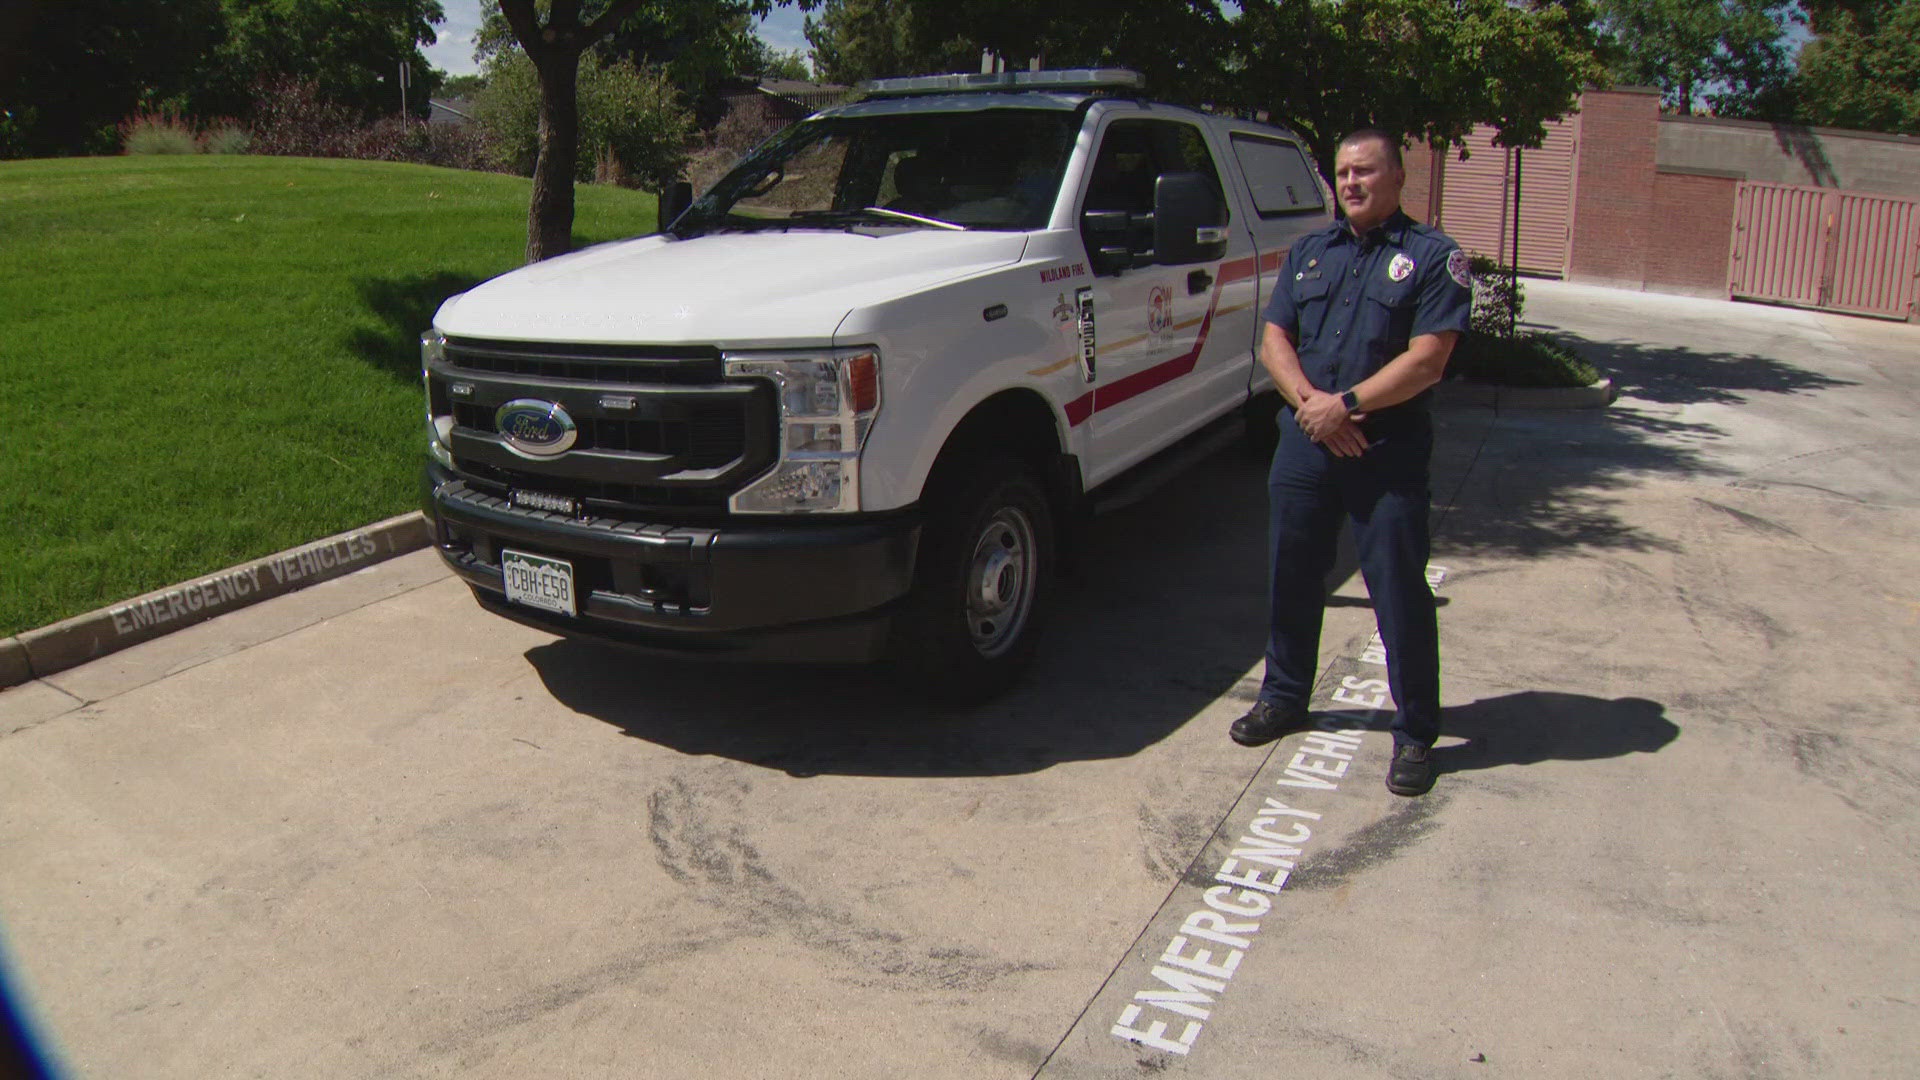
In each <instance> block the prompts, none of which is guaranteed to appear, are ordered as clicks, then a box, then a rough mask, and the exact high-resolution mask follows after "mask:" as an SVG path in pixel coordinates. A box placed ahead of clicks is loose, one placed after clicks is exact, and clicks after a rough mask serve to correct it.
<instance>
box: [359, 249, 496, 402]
mask: <svg viewBox="0 0 1920 1080" xmlns="http://www.w3.org/2000/svg"><path fill="white" fill-rule="evenodd" d="M485 280H486V278H485V277H482V276H480V275H477V274H463V273H457V272H454V271H447V270H441V271H436V272H434V273H431V274H414V275H412V276H409V277H401V278H362V279H360V280H359V281H357V282H355V283H354V288H355V290H356V291H357V292H358V293H359V294H360V302H361V303H363V304H365V305H366V308H367V311H368V313H369V314H371V315H372V316H373V317H374V319H375V320H377V325H375V326H372V327H368V326H360V327H357V328H355V329H354V331H353V332H352V333H351V334H349V335H348V338H347V347H348V348H349V349H352V350H353V353H354V355H356V356H358V357H359V358H360V359H362V360H364V361H366V362H367V363H368V364H369V365H370V366H372V367H374V368H376V369H378V370H380V371H384V372H386V373H387V374H389V375H391V376H393V377H394V378H396V379H399V380H401V381H403V382H406V383H409V384H415V383H418V382H419V381H420V335H421V334H423V333H425V332H426V331H427V330H428V328H430V327H431V326H432V325H433V313H434V312H436V311H438V310H440V305H441V304H442V303H443V302H445V301H446V299H447V297H449V296H453V295H455V294H457V293H463V292H466V291H467V290H468V289H471V288H473V287H474V286H475V285H478V284H480V283H481V282H482V281H485Z"/></svg>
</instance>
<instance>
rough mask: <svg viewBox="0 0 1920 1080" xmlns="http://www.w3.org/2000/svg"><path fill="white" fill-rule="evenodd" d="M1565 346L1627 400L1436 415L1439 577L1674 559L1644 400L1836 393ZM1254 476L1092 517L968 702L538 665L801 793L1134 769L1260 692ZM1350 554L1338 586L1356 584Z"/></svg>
mask: <svg viewBox="0 0 1920 1080" xmlns="http://www.w3.org/2000/svg"><path fill="white" fill-rule="evenodd" d="M406 291H407V290H404V289H403V290H401V292H402V293H405V292H406ZM427 291H432V290H430V289H429V290H427ZM1562 337H1563V338H1564V339H1566V340H1568V341H1569V343H1570V344H1572V345H1573V346H1574V347H1575V348H1577V349H1579V350H1580V351H1581V352H1582V353H1583V354H1584V355H1587V356H1589V357H1590V358H1592V359H1594V360H1596V361H1598V362H1599V363H1601V364H1602V365H1604V366H1606V367H1607V368H1608V370H1609V371H1610V373H1612V374H1614V375H1615V377H1616V378H1618V379H1619V380H1620V381H1621V382H1622V384H1623V385H1624V386H1626V387H1628V388H1629V392H1630V393H1633V394H1635V395H1636V399H1635V400H1633V401H1628V402H1622V403H1621V404H1620V405H1619V406H1616V407H1615V408H1610V409H1603V410H1583V411H1579V412H1569V411H1556V410H1512V409H1509V410H1503V411H1501V412H1499V413H1497V414H1494V413H1490V412H1488V411H1487V410H1484V409H1481V410H1472V409H1453V408H1447V409H1442V410H1440V415H1439V420H1440V436H1439V443H1440V445H1439V447H1438V448H1437V451H1436V455H1435V464H1434V492H1435V508H1436V511H1437V512H1438V517H1439V522H1438V524H1437V526H1436V550H1437V551H1438V552H1440V553H1441V554H1440V555H1439V557H1440V558H1441V559H1442V560H1444V561H1447V562H1452V561H1453V560H1455V559H1476V558H1493V559H1497V558H1534V557H1539V556H1542V555H1550V554H1552V553H1555V552H1558V551H1565V550H1570V549H1637V550H1645V549H1660V548H1670V547H1671V546H1672V541H1671V540H1669V539H1668V538H1665V537H1662V536H1659V535H1656V534H1653V533H1650V532H1647V531H1645V530H1643V529H1640V528H1637V527H1635V526H1633V525H1630V524H1628V523H1627V522H1626V520H1625V519H1624V517H1622V516H1621V515H1620V514H1619V513H1618V512H1616V509H1615V506H1614V504H1615V502H1617V501H1618V500H1619V499H1621V498H1625V497H1627V496H1628V489H1630V488H1631V486H1632V485H1634V484H1636V483H1638V482H1639V481H1640V480H1642V479H1644V478H1646V477H1647V476H1660V475H1665V476H1676V477H1678V476H1698V475H1711V474H1714V473H1716V472H1717V471H1719V469H1718V467H1717V466H1716V465H1715V464H1714V462H1713V460H1712V459H1711V457H1710V456H1709V455H1708V454H1707V452H1706V449H1707V447H1708V446H1709V445H1710V444H1711V443H1712V442H1713V441H1714V440H1717V439H1721V438H1724V437H1725V433H1724V432H1722V431H1721V430H1720V429H1718V428H1716V427H1715V426H1714V425H1712V424H1710V423H1705V422H1694V421H1689V420H1684V419H1679V418H1677V417H1676V416H1674V415H1672V413H1671V411H1670V410H1659V409H1656V408H1648V407H1647V406H1648V405H1649V404H1654V405H1658V404H1661V403H1667V404H1677V403H1686V402H1710V401H1738V400H1742V399H1744V398H1747V397H1750V396H1752V395H1755V394H1763V393H1776V394H1777V393H1804V392H1811V391H1817V390H1821V389H1825V388H1828V387H1833V386H1839V385H1844V384H1843V383H1842V382H1841V381H1840V380H1836V379H1831V378H1828V377H1826V376H1822V375H1818V374H1816V373H1813V372H1810V371H1806V370H1803V369H1800V368H1797V367H1794V366H1793V365H1790V364H1785V363H1782V362H1779V361H1775V360H1770V359H1767V358H1764V357H1757V356H1742V355H1735V354H1731V353H1728V354H1711V353H1699V352H1692V351H1689V350H1685V349H1680V350H1671V349H1655V348H1641V347H1637V346H1632V345H1620V344H1605V343H1596V342H1587V341H1584V340H1581V339H1578V338H1576V337H1572V336H1571V335H1562ZM1265 464H1266V463H1265V462H1264V461H1263V460H1260V459H1258V458H1256V457H1254V456H1252V455H1249V454H1246V453H1244V452H1227V453H1222V454H1220V455H1217V456H1216V457H1214V458H1213V459H1211V460H1210V461H1208V462H1207V463H1205V464H1204V465H1202V466H1200V467H1198V468H1196V469H1194V470H1192V471H1191V472H1189V473H1187V474H1185V475H1184V476H1182V477H1181V480H1180V482H1179V483H1177V484H1172V485H1169V486H1168V487H1166V488H1164V489H1162V490H1161V491H1159V492H1157V493H1155V494H1154V495H1153V496H1151V497H1150V498H1148V499H1146V500H1144V501H1142V502H1140V503H1138V504H1136V505H1135V506H1132V507H1130V508H1128V509H1127V510H1124V511H1121V512H1118V513H1115V514H1112V515H1109V516H1106V517H1103V518H1100V519H1098V520H1097V521H1096V522H1095V523H1094V525H1093V527H1092V528H1091V529H1090V530H1089V533H1088V538H1087V546H1086V549H1085V551H1084V552H1083V554H1082V556H1081V558H1080V559H1079V561H1078V564H1077V568H1076V572H1075V574H1074V576H1073V578H1072V579H1071V580H1069V581H1067V582H1065V583H1064V584H1063V587H1062V588H1061V589H1060V590H1059V591H1058V593H1057V603H1056V606H1055V609H1054V612H1053V617H1052V623H1051V625H1050V627H1049V628H1048V637H1047V639H1046V641H1045V643H1044V645H1043V647H1042V650H1041V655H1040V658H1039V660H1038V661H1037V663H1036V665H1035V670H1034V671H1033V673H1032V675H1031V676H1030V677H1029V678H1028V680H1027V681H1026V683H1025V684H1024V685H1022V686H1021V687H1019V688H1017V689H1015V690H1014V691H1013V692H1012V693H1010V694H1008V695H1006V696H1004V697H1003V698H1001V699H1000V700H998V701H995V702H992V703H990V704H988V705H985V706H981V707H978V708H974V709H948V708H943V707H942V706H941V704H940V703H939V702H929V701H924V700H920V699H917V698H916V697H915V696H914V695H913V694H911V693H910V692H907V691H905V690H902V689H900V688H898V687H896V686H894V685H893V684H891V683H890V682H889V681H888V680H887V678H886V677H885V675H884V674H883V673H882V672H881V671H878V670H875V669H871V668H860V667H847V668H821V667H809V668H794V667H773V666H745V665H727V664H715V663H699V664H695V663H688V662H683V661H677V660H671V659H659V658H650V657H644V656H640V655H636V654H629V653H626V652H622V651H619V650H615V649H610V648H606V647H603V646H596V645H589V644H582V643H575V642H557V643H554V644H550V645H543V646H540V647H537V648H535V649H533V650H531V651H530V652H529V653H528V654H527V655H528V659H529V661H531V663H532V664H533V666H534V667H535V669H536V670H537V671H538V673H539V675H540V677H541V678H542V679H543V680H544V681H545V683H546V685H547V687H548V689H549V690H550V691H551V692H552V694H553V695H554V697H555V698H556V699H558V700H559V701H560V702H562V703H564V704H566V705H567V706H569V707H571V708H573V709H575V710H577V711H579V712H581V713H582V714H585V715H587V716H592V717H595V718H597V719H599V720H602V721H604V722H606V723H608V724H612V725H614V726H616V727H618V728H620V729H621V730H622V731H624V732H625V733H627V734H629V735H632V736H633V737H635V738H640V739H646V740H648V741H651V742H656V743H659V744H661V745H663V746H667V747H671V748H673V749H676V750H679V751H681V752H682V753H687V754H701V755H714V756H720V757H728V758H733V759H736V760H740V761H744V762H748V763H751V764H755V765H759V766H762V767H765V768H770V769H778V770H781V771H783V772H787V773H789V774H791V775H795V776H810V775H821V774H843V775H867V776H964V775H1000V774H1017V773H1027V772H1035V771H1039V770H1042V769H1046V768H1048V767H1050V766H1052V765H1055V764H1059V763H1062V762H1070V761H1085V760H1097V759H1104V758H1114V757H1124V756H1128V755H1132V754H1136V753H1139V752H1140V751H1141V750H1143V749H1145V748H1147V747H1149V746H1152V745H1153V744H1155V743H1157V742H1159V741H1160V740H1162V739H1165V738H1166V737H1167V736H1168V735H1169V734H1171V733H1172V732H1174V731H1176V730H1178V729H1179V728H1180V727H1181V726H1182V725H1184V724H1185V723H1186V722H1187V721H1188V720H1190V719H1192V718H1193V717H1194V716H1195V715H1196V714H1198V713H1199V712H1201V711H1202V710H1204V709H1206V708H1207V706H1209V705H1211V704H1212V703H1214V702H1215V701H1218V700H1219V699H1220V698H1222V697H1223V696H1228V695H1235V696H1250V695H1251V693H1252V691H1253V689H1254V687H1253V686H1252V685H1251V680H1248V681H1247V685H1242V680H1243V678H1244V677H1245V676H1246V675H1247V673H1248V672H1249V671H1250V670H1251V669H1252V668H1253V666H1254V664H1255V663H1256V662H1257V661H1258V660H1259V657H1260V654H1261V651H1262V647H1263V644H1264V638H1265V624H1266V613H1265V606H1266V601H1265V593H1266V581H1265V570H1264V568H1263V567H1264V561H1265V548H1266V538H1265V532H1266V518H1267V513H1266V491H1265V483H1264V478H1265V471H1266V470H1265ZM1616 492H1617V494H1616ZM1342 551H1343V558H1342V561H1341V562H1340V564H1339V565H1338V566H1337V567H1336V570H1335V573H1334V575H1333V577H1332V579H1331V580H1330V581H1329V587H1330V589H1331V588H1336V587H1337V586H1338V585H1339V583H1341V582H1343V581H1345V580H1346V579H1347V578H1348V577H1349V576H1350V575H1351V573H1352V571H1353V563H1352V559H1351V554H1350V548H1349V547H1348V546H1347V545H1343V546H1342ZM1442 633H1443V635H1444V633H1445V628H1444V626H1443V628H1442ZM1447 728H1448V730H1449V731H1450V732H1457V733H1460V734H1463V735H1465V736H1467V737H1468V738H1469V740H1470V741H1469V742H1468V743H1467V744H1466V745H1465V746H1462V747H1453V748H1449V749H1447V750H1445V751H1444V752H1442V754H1441V755H1440V761H1441V763H1442V768H1443V769H1446V770H1461V769H1473V768H1487V767H1491V766H1493V765H1499V764H1518V763H1525V762H1529V761H1540V760H1547V759H1549V758H1587V757H1605V756H1612V755H1617V754H1624V753H1629V752H1632V751H1636V750H1642V751H1648V750H1655V749H1658V748H1659V747H1660V746H1663V745H1665V744H1666V743H1667V742H1670V741H1671V740H1672V739H1673V737H1674V735H1675V734H1676V733H1677V731H1678V729H1677V728H1676V727H1674V725H1673V724H1672V723H1670V722H1668V721H1667V720H1665V719H1664V715H1663V709H1662V707H1661V706H1659V705H1658V704H1656V703H1653V702H1642V701H1635V700H1631V699H1628V700H1622V701H1616V702H1607V701H1595V700H1592V699H1587V698H1579V697H1572V696H1569V695H1561V694H1553V693H1547V692H1541V693H1531V694H1520V695H1514V696H1512V697H1509V698H1501V699H1495V700H1494V701H1490V702H1482V703H1478V704H1476V705H1471V706H1466V707H1464V708H1462V709H1458V710H1450V711H1449V716H1448V720H1447Z"/></svg>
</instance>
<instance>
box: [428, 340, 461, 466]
mask: <svg viewBox="0 0 1920 1080" xmlns="http://www.w3.org/2000/svg"><path fill="white" fill-rule="evenodd" d="M446 353H447V339H446V338H445V337H442V336H441V335H440V334H439V333H437V332H435V331H432V330H429V331H427V332H426V333H424V334H421V335H420V382H421V384H422V388H423V389H424V390H425V391H426V395H427V453H428V454H429V455H431V456H432V457H433V460H435V461H437V462H439V463H440V464H441V465H443V466H445V467H447V468H449V469H451V468H453V449H452V441H451V436H452V434H453V414H452V412H451V411H448V412H445V413H441V412H436V410H435V406H436V405H443V406H444V403H441V402H436V401H435V400H434V396H433V365H435V364H437V363H439V362H440V361H441V360H442V359H444V358H445V356H446Z"/></svg>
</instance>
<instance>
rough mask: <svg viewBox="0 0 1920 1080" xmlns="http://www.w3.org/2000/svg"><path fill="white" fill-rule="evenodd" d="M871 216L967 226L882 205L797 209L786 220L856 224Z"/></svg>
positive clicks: (962, 229) (931, 225)
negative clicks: (855, 208) (835, 208)
mask: <svg viewBox="0 0 1920 1080" xmlns="http://www.w3.org/2000/svg"><path fill="white" fill-rule="evenodd" d="M873 218H879V219H881V220H883V221H890V222H891V221H901V222H907V223H909V224H913V225H925V226H927V227H928V228H931V229H952V230H954V231H956V232H965V231H966V228H967V227H966V226H965V225H956V224H954V223H953V222H951V221H942V220H940V219H939V218H932V217H922V216H921V215H919V214H909V213H907V212H906V211H904V210H889V209H887V208H886V207H884V206H863V207H861V208H860V209H858V210H798V211H795V212H794V215H793V217H792V218H790V219H788V220H790V221H792V222H794V223H795V224H803V223H804V224H807V225H857V224H859V223H860V222H862V221H867V220H871V219H873Z"/></svg>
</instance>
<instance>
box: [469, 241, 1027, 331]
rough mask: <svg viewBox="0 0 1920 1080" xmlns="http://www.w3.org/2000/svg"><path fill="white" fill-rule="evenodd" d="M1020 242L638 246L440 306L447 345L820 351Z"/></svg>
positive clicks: (504, 279)
mask: <svg viewBox="0 0 1920 1080" xmlns="http://www.w3.org/2000/svg"><path fill="white" fill-rule="evenodd" d="M1026 239H1027V238H1026V235H1025V234H1024V233H1012V232H953V231H950V230H944V229H910V230H897V231H896V230H885V231H880V232H878V233H877V234H873V233H859V232H844V231H814V230H808V231H792V232H782V231H776V230H768V231H764V232H754V233H724V234H719V235H709V236H701V237H695V238H694V239H691V240H672V239H668V238H666V237H663V236H648V237H642V238H640V239H637V240H623V241H619V242H616V243H611V244H602V245H600V246H598V247H592V248H588V249H586V250H584V251H577V252H574V253H573V254H571V255H565V256H562V257H560V258H557V259H549V260H547V261H545V262H541V263H536V264H534V265H532V266H528V267H524V268H522V269H519V270H515V271H513V272H512V273H508V274H503V275H501V276H500V277H497V278H494V279H493V280H491V281H488V282H485V283H483V284H481V285H478V286H476V287H474V288H473V289H472V290H470V291H468V292H466V293H463V294H461V295H459V296H456V297H454V298H452V299H451V300H448V301H447V302H446V303H445V304H443V305H441V307H440V312H439V314H438V315H436V316H435V317H434V320H433V321H434V327H435V328H436V329H437V330H439V331H440V332H441V333H443V334H447V335H450V336H453V337H473V338H492V339H498V340H508V341H568V342H580V343H596V344H621V343H630V342H635V343H637V342H645V343H661V344H670V343H697V342H712V343H717V344H723V345H732V346H754V345H777V344H781V343H813V342H825V341H829V340H831V339H832V337H833V333H834V328H835V327H837V326H839V325H840V322H841V320H842V319H844V318H846V315H847V313H848V312H849V311H851V310H853V309H854V308H856V307H859V306H862V305H866V304H874V303H880V302H884V301H887V300H892V299H895V298H898V297H901V296H905V295H909V294H912V293H914V292H918V291H921V290H924V289H926V288H928V287H930V286H933V285H937V284H939V283H941V282H944V281H951V280H954V279H956V278H962V277H968V276H971V275H973V274H976V273H980V272H984V271H987V270H991V269H993V268H995V267H999V266H1005V265H1007V264H1008V263H1012V262H1016V261H1018V260H1019V259H1020V256H1021V253H1022V252H1023V251H1024V250H1025V247H1026Z"/></svg>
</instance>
